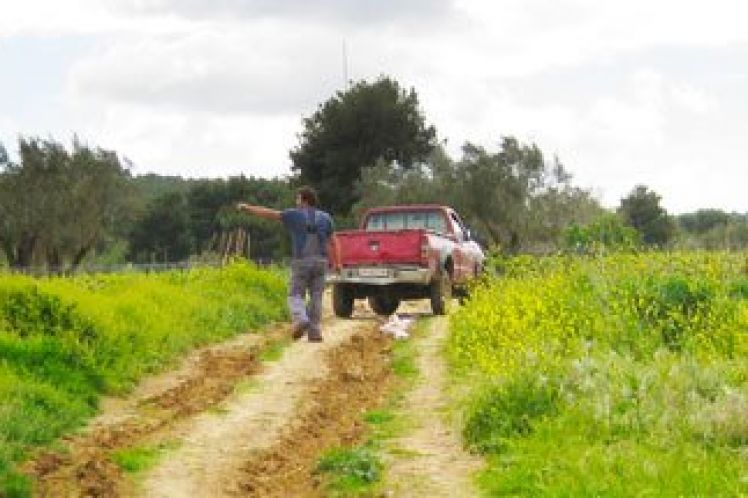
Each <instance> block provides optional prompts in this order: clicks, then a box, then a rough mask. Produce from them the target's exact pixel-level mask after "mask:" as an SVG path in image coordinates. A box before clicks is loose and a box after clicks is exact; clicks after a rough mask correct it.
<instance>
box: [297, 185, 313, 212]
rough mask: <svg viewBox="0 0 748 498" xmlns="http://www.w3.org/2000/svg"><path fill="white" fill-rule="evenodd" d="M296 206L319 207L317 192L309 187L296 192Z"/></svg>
mask: <svg viewBox="0 0 748 498" xmlns="http://www.w3.org/2000/svg"><path fill="white" fill-rule="evenodd" d="M296 206H298V207H317V192H315V191H314V189H313V188H312V187H309V186H304V187H301V188H299V189H298V190H297V191H296Z"/></svg>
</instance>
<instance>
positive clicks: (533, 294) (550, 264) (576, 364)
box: [448, 253, 748, 496]
mask: <svg viewBox="0 0 748 498" xmlns="http://www.w3.org/2000/svg"><path fill="white" fill-rule="evenodd" d="M501 265H502V269H503V275H502V276H501V277H498V278H494V279H490V280H487V281H486V282H484V283H483V284H482V285H481V286H479V287H478V288H477V289H476V290H475V292H474V293H473V295H472V296H471V298H470V300H469V301H468V302H467V304H466V305H465V306H464V307H462V308H460V309H459V310H458V311H457V312H456V313H454V314H453V315H452V316H451V317H450V319H451V330H452V335H451V336H450V339H449V344H448V353H449V357H450V359H451V363H452V367H453V368H454V369H455V371H456V372H469V373H470V374H471V375H469V376H465V378H469V379H474V378H477V379H479V382H478V384H477V385H476V386H475V387H474V389H475V390H474V393H473V396H472V397H473V401H472V403H469V404H468V405H467V406H468V408H467V410H466V413H465V426H464V429H463V430H464V436H465V438H466V441H467V443H468V444H469V445H470V446H471V447H472V448H474V449H475V450H477V451H479V452H481V453H484V454H486V455H488V456H489V467H488V470H487V471H486V472H485V473H484V474H483V475H482V476H481V485H482V487H483V488H484V491H485V492H486V494H487V495H490V496H498V495H504V494H518V495H539V496H559V495H560V496H580V495H581V496H598V495H606V496H630V495H631V494H635V495H648V494H651V495H657V496H683V495H690V496H694V495H696V496H727V495H729V496H734V495H741V494H745V493H746V492H748V482H746V480H745V457H744V451H745V448H746V444H748V422H747V421H746V417H745V413H746V411H745V410H746V409H748V362H747V361H746V360H747V359H748V335H746V333H745V331H746V330H748V302H746V301H745V299H744V294H743V293H744V292H745V291H744V287H745V276H744V275H745V274H744V267H745V255H744V254H713V253H712V254H709V253H644V254H626V253H616V254H613V255H609V256H606V257H599V256H598V257H583V258H579V257H571V256H563V257H554V258H529V257H519V258H504V259H503V260H501ZM485 384H487V385H488V387H486V386H485Z"/></svg>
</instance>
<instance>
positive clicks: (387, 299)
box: [369, 296, 400, 316]
mask: <svg viewBox="0 0 748 498" xmlns="http://www.w3.org/2000/svg"><path fill="white" fill-rule="evenodd" d="M369 306H371V309H372V310H373V311H374V313H376V314H377V315H384V316H390V315H391V314H393V313H394V312H395V311H396V310H397V307H398V306H400V300H399V299H398V298H396V297H392V296H369Z"/></svg>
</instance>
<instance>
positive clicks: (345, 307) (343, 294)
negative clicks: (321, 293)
mask: <svg viewBox="0 0 748 498" xmlns="http://www.w3.org/2000/svg"><path fill="white" fill-rule="evenodd" d="M332 310H333V312H334V313H335V316H337V317H339V318H350V317H351V315H353V289H351V288H350V287H348V286H346V285H341V284H335V285H333V287H332Z"/></svg>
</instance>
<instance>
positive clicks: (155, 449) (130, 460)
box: [112, 441, 179, 474]
mask: <svg viewBox="0 0 748 498" xmlns="http://www.w3.org/2000/svg"><path fill="white" fill-rule="evenodd" d="M178 446H179V443H178V442H176V441H166V442H163V443H160V444H158V445H155V446H134V447H132V448H125V449H122V450H119V451H115V452H114V453H113V454H112V461H114V463H116V464H117V465H118V466H119V467H120V468H121V469H122V470H124V471H125V472H129V473H130V474H138V473H141V472H143V471H146V470H149V469H152V468H153V467H155V466H156V464H157V463H158V462H159V461H160V460H161V458H162V457H163V456H164V454H166V452H168V451H171V450H174V449H176V448H177V447H178Z"/></svg>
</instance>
